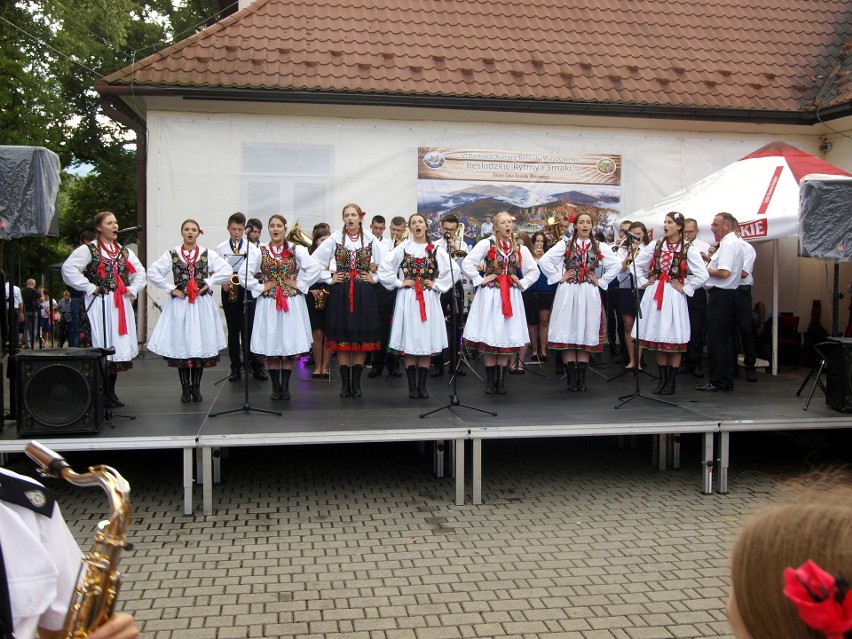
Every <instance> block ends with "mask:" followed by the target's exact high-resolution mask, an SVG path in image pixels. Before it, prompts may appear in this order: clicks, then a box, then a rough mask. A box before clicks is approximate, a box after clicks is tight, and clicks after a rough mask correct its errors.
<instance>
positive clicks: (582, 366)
mask: <svg viewBox="0 0 852 639" xmlns="http://www.w3.org/2000/svg"><path fill="white" fill-rule="evenodd" d="M587 370H589V362H577V390H578V391H587V390H589V389H588V388H586V371H587Z"/></svg>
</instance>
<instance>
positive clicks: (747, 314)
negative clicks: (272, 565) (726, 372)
mask: <svg viewBox="0 0 852 639" xmlns="http://www.w3.org/2000/svg"><path fill="white" fill-rule="evenodd" d="M734 233H735V234H736V236H737V239H739V241H740V243H741V248H742V251H743V272H742V281H741V282H740V285H739V286H738V287H737V303H736V319H735V325H736V329H735V331H736V332H739V335H740V341H741V342H742V345H743V364H744V365H745V370H746V379H747V380H748V381H750V382H756V381H757V369H756V368H755V362H756V361H757V355H756V352H755V346H754V331H753V330H752V326H751V322H752V303H751V286H752V284H754V261H755V259H756V257H757V254H756V253H755V250H754V247H753V246H752V245H751V244H750V243H748V242H746V241H745V240H744V239H743V237H742V232H741V231H740V225H739V224H737V226H736V227H735V228H734ZM736 332H735V336H736ZM735 338H736V337H735ZM735 343H736V342H735ZM736 357H737V349H736V348H735V349H734V367H735V368H734V370H737V368H736V367H737V366H738V363H737V361H736Z"/></svg>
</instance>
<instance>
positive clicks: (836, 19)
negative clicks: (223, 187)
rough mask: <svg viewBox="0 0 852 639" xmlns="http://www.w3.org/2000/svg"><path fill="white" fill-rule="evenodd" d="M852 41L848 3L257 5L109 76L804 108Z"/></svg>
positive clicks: (831, 88) (211, 84)
mask: <svg viewBox="0 0 852 639" xmlns="http://www.w3.org/2000/svg"><path fill="white" fill-rule="evenodd" d="M850 49H852V2H850V0H749V2H745V1H743V0H693V1H692V2H673V1H672V0H396V1H391V0H256V1H255V2H254V3H253V4H251V5H249V6H248V7H246V8H245V9H243V10H241V11H239V12H237V13H235V14H233V15H232V16H230V17H228V18H226V19H225V20H223V21H222V22H220V23H218V24H216V25H213V26H212V27H209V28H208V29H205V30H204V31H202V32H200V33H198V34H195V35H194V36H192V37H190V38H188V39H186V40H184V41H182V42H179V43H177V44H175V45H173V46H171V47H169V48H168V49H165V50H163V51H161V52H159V53H156V54H154V55H152V56H149V57H148V58H145V59H143V60H141V61H140V62H138V63H136V64H135V65H133V66H130V67H126V68H124V69H122V70H120V71H118V72H116V73H114V74H112V75H110V76H108V77H107V78H105V81H106V82H107V83H109V84H112V85H114V86H121V85H124V86H127V85H131V84H132V85H134V87H146V86H147V87H159V88H163V87H170V88H173V89H179V88H186V89H188V88H193V87H195V88H211V89H230V90H237V91H239V90H261V91H264V90H265V91H276V92H322V93H324V94H328V93H332V94H359V95H374V96H375V95H387V96H401V95H402V96H431V97H435V98H447V99H461V98H465V99H471V98H472V99H473V100H474V102H475V101H477V100H524V101H534V102H542V103H581V104H583V103H584V104H590V105H595V104H620V105H633V106H635V107H637V108H639V107H643V106H657V107H667V108H673V107H675V108H682V109H699V110H701V109H707V110H729V109H732V110H756V111H781V112H784V111H786V112H797V111H802V110H812V109H813V108H814V106H815V101H816V100H817V98H818V97H819V98H820V104H821V107H823V108H825V107H829V106H832V105H837V104H847V103H849V102H852V86H850V85H852V75H849V77H847V76H846V75H844V72H846V73H848V72H849V70H850V66H852V51H850ZM472 108H475V106H472Z"/></svg>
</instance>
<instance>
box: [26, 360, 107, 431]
mask: <svg viewBox="0 0 852 639" xmlns="http://www.w3.org/2000/svg"><path fill="white" fill-rule="evenodd" d="M14 359H15V365H16V367H17V377H16V379H17V381H18V389H17V390H18V437H29V436H32V435H72V434H74V435H76V434H82V433H85V434H97V433H99V432H100V431H101V424H102V422H103V418H104V412H105V406H106V399H105V388H104V387H105V384H104V373H103V367H104V362H103V361H102V359H101V353H100V352H99V351H98V350H97V349H81V348H65V349H56V350H51V351H43V352H40V351H28V352H24V353H19V354H18V355H16V356H15V358H14Z"/></svg>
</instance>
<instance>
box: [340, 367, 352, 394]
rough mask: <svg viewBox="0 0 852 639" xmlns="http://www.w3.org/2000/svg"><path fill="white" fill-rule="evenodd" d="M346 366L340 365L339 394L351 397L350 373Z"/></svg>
mask: <svg viewBox="0 0 852 639" xmlns="http://www.w3.org/2000/svg"><path fill="white" fill-rule="evenodd" d="M351 370H352V369H350V368H349V367H348V366H341V367H340V396H341V397H352V373H351Z"/></svg>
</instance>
